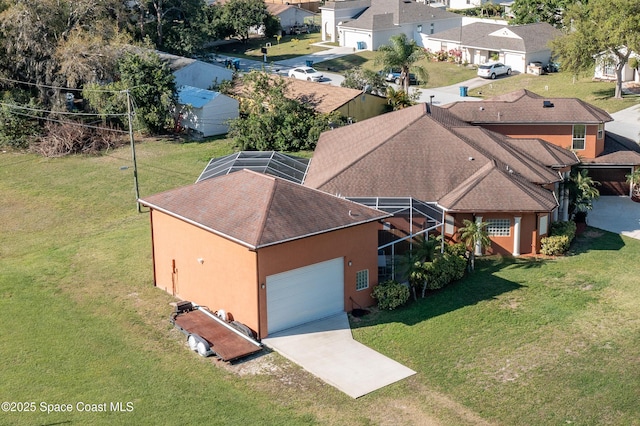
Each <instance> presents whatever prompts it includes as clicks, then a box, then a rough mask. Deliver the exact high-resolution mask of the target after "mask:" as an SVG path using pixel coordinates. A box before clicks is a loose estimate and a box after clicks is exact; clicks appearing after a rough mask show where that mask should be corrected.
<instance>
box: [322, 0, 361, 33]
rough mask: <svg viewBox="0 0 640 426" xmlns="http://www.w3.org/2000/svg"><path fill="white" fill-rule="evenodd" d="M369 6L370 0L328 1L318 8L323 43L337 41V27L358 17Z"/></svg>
mask: <svg viewBox="0 0 640 426" xmlns="http://www.w3.org/2000/svg"><path fill="white" fill-rule="evenodd" d="M369 6H371V0H350V1H328V2H325V4H324V6H321V7H320V12H321V18H320V19H321V25H322V28H321V36H322V40H323V41H330V42H332V43H336V42H337V41H338V25H339V24H342V23H343V22H345V21H348V20H351V19H354V18H356V17H358V16H359V15H360V14H361V13H362V12H364V11H365V10H367V8H368V7H369Z"/></svg>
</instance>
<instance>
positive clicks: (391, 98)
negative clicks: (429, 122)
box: [387, 86, 418, 111]
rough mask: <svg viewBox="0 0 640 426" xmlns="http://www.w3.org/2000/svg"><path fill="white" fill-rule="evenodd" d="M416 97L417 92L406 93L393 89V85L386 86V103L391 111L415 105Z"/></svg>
mask: <svg viewBox="0 0 640 426" xmlns="http://www.w3.org/2000/svg"><path fill="white" fill-rule="evenodd" d="M416 99H418V93H417V92H413V93H412V94H408V92H405V91H404V90H395V89H394V88H393V87H391V86H389V87H387V103H388V104H389V106H390V107H391V109H392V110H393V111H397V110H399V109H403V108H406V107H409V106H411V105H415V103H416Z"/></svg>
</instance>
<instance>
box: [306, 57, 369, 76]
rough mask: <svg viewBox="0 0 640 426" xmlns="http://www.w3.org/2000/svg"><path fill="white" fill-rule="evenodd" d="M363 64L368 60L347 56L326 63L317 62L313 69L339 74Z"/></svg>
mask: <svg viewBox="0 0 640 426" xmlns="http://www.w3.org/2000/svg"><path fill="white" fill-rule="evenodd" d="M365 62H368V59H366V58H363V57H361V56H358V55H347V56H342V57H340V58H336V59H330V60H328V61H322V62H318V63H317V64H314V68H316V69H318V70H320V71H332V72H341V71H346V70H350V69H352V68H354V67H359V66H362V64H364V63H365Z"/></svg>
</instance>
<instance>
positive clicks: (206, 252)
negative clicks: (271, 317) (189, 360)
mask: <svg viewBox="0 0 640 426" xmlns="http://www.w3.org/2000/svg"><path fill="white" fill-rule="evenodd" d="M151 220H152V225H153V226H152V238H153V249H154V272H155V285H156V286H157V287H159V288H161V289H163V290H165V291H166V292H168V293H170V294H175V296H176V297H178V298H180V299H182V300H189V301H192V302H195V303H197V304H199V305H204V306H207V307H208V308H209V309H211V310H212V311H217V310H220V309H224V310H225V311H227V312H230V313H231V314H232V315H233V316H234V318H235V319H236V320H238V321H240V322H242V323H244V324H246V325H247V326H249V327H250V328H252V329H253V330H257V329H258V315H257V306H258V293H257V288H256V285H255V283H256V254H255V253H254V252H252V251H249V249H248V248H246V247H243V246H240V245H239V244H237V243H235V242H232V241H229V240H226V239H224V238H221V237H218V236H217V235H214V234H212V233H211V232H208V231H206V230H203V229H200V228H197V227H195V226H194V225H191V224H189V223H186V222H184V221H182V220H179V219H176V218H173V217H171V216H169V215H167V214H164V213H162V212H159V211H156V210H151ZM198 259H202V263H200V262H198ZM174 261H175V267H176V271H177V273H176V274H173V272H172V265H173V262H174ZM172 277H173V278H172ZM172 279H173V280H175V283H176V285H175V293H174V292H173V281H172Z"/></svg>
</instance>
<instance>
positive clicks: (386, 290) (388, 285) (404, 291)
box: [371, 280, 409, 311]
mask: <svg viewBox="0 0 640 426" xmlns="http://www.w3.org/2000/svg"><path fill="white" fill-rule="evenodd" d="M371 296H372V297H373V298H374V299H376V300H377V301H378V309H380V310H388V311H391V310H393V309H396V308H397V307H399V306H402V305H404V304H405V303H407V300H409V287H407V286H406V285H404V284H400V283H399V282H397V281H393V280H387V281H383V282H381V283H380V284H378V285H377V286H376V287H375V288H374V289H373V292H372V293H371Z"/></svg>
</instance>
